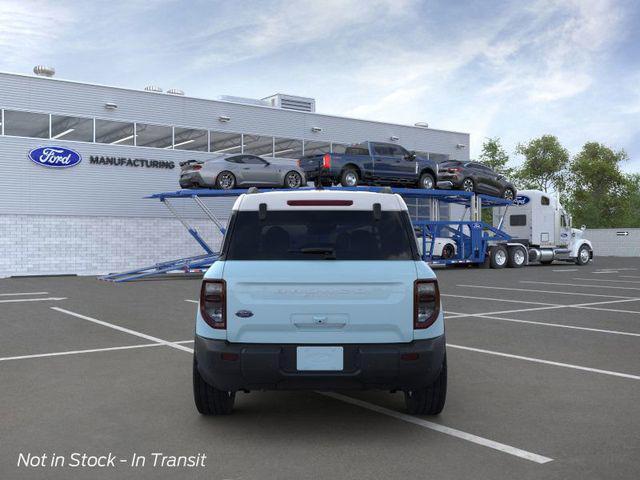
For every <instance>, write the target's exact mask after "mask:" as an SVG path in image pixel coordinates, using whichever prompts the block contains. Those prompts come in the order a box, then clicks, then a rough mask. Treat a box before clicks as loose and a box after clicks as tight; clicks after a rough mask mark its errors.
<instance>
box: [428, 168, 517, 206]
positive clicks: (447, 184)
mask: <svg viewBox="0 0 640 480" xmlns="http://www.w3.org/2000/svg"><path fill="white" fill-rule="evenodd" d="M439 167H440V168H439V171H438V188H452V189H454V190H464V191H466V192H476V193H484V194H486V195H493V196H495V197H503V198H506V199H508V200H513V199H515V198H516V187H515V186H514V185H513V183H511V182H510V181H509V180H507V178H506V177H505V176H504V175H502V174H500V173H497V172H496V171H494V170H492V169H491V168H489V167H487V166H486V165H482V164H481V163H478V162H462V161H460V160H447V161H444V162H442V163H440V166H439Z"/></svg>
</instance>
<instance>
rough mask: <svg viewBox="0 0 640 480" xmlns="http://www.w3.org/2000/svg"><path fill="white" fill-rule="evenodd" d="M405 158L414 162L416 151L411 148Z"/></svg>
mask: <svg viewBox="0 0 640 480" xmlns="http://www.w3.org/2000/svg"><path fill="white" fill-rule="evenodd" d="M404 159H405V160H409V161H410V162H413V161H414V160H415V159H416V152H414V151H413V150H411V151H410V152H409V153H408V154H407V155H405V156H404Z"/></svg>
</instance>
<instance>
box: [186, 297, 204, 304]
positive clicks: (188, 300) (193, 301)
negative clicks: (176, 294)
mask: <svg viewBox="0 0 640 480" xmlns="http://www.w3.org/2000/svg"><path fill="white" fill-rule="evenodd" d="M184 301H185V302H190V303H200V302H198V300H190V299H188V298H185V299H184Z"/></svg>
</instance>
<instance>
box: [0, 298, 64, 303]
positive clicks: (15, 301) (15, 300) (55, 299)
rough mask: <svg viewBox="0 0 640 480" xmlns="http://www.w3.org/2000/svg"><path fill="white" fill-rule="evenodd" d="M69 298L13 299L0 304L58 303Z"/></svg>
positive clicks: (1, 301)
mask: <svg viewBox="0 0 640 480" xmlns="http://www.w3.org/2000/svg"><path fill="white" fill-rule="evenodd" d="M66 299H67V297H47V298H11V299H9V300H0V303H19V302H57V301H59V300H66Z"/></svg>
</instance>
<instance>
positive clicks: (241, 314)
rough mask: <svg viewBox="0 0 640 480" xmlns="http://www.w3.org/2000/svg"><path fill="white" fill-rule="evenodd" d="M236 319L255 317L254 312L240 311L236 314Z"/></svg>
mask: <svg viewBox="0 0 640 480" xmlns="http://www.w3.org/2000/svg"><path fill="white" fill-rule="evenodd" d="M236 317H240V318H249V317H253V312H252V311H251V310H238V311H237V312H236Z"/></svg>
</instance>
